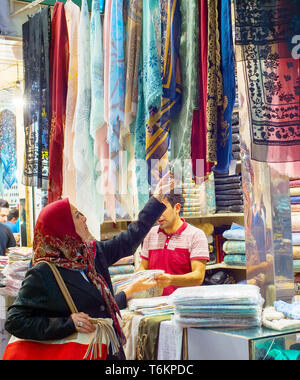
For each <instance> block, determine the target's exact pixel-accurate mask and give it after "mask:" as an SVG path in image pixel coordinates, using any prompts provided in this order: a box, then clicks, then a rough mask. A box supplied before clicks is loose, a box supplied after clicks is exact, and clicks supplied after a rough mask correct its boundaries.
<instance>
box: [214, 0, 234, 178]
mask: <svg viewBox="0 0 300 380" xmlns="http://www.w3.org/2000/svg"><path fill="white" fill-rule="evenodd" d="M219 14H220V18H219V26H220V45H221V72H222V78H223V109H222V112H221V116H220V117H221V120H220V123H219V125H218V131H217V165H216V166H215V167H214V171H215V172H218V173H228V170H229V164H230V161H231V158H232V121H231V120H232V112H233V107H234V103H235V58H234V46H233V40H232V21H231V1H230V0H219Z"/></svg>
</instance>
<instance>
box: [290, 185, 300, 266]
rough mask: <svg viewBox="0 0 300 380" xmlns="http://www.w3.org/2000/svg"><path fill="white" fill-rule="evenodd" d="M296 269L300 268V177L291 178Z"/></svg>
mask: <svg viewBox="0 0 300 380" xmlns="http://www.w3.org/2000/svg"><path fill="white" fill-rule="evenodd" d="M290 199H291V212H292V233H293V257H294V269H295V270H300V179H293V180H290Z"/></svg>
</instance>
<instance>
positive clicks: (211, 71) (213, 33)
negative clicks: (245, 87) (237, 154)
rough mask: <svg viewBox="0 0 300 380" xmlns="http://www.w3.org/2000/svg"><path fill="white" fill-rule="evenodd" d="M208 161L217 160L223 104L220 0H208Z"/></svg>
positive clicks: (214, 161) (213, 161)
mask: <svg viewBox="0 0 300 380" xmlns="http://www.w3.org/2000/svg"><path fill="white" fill-rule="evenodd" d="M207 6H208V50H207V55H208V56H207V62H208V67H207V69H208V71H207V104H206V114H207V141H206V145H207V153H206V154H207V161H209V162H211V163H216V162H217V136H218V125H219V120H218V114H219V111H220V107H222V105H223V85H222V73H221V52H220V39H219V14H218V0H208V1H207Z"/></svg>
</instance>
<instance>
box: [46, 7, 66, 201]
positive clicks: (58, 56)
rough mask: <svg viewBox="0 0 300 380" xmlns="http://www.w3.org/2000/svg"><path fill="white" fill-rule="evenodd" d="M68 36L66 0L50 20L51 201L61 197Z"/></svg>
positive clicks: (54, 11)
mask: <svg viewBox="0 0 300 380" xmlns="http://www.w3.org/2000/svg"><path fill="white" fill-rule="evenodd" d="M68 70H69V39H68V27H67V21H66V15H65V8H64V4H63V3H56V4H55V6H54V10H53V16H52V23H51V46H50V91H51V130H50V139H49V185H48V202H49V203H51V202H54V201H57V200H59V199H60V198H61V196H62V187H63V178H62V175H63V148H64V128H65V120H66V101H67V91H68Z"/></svg>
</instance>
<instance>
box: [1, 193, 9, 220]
mask: <svg viewBox="0 0 300 380" xmlns="http://www.w3.org/2000/svg"><path fill="white" fill-rule="evenodd" d="M8 214H9V203H8V202H7V201H5V200H4V199H0V223H6V222H7V217H8Z"/></svg>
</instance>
